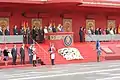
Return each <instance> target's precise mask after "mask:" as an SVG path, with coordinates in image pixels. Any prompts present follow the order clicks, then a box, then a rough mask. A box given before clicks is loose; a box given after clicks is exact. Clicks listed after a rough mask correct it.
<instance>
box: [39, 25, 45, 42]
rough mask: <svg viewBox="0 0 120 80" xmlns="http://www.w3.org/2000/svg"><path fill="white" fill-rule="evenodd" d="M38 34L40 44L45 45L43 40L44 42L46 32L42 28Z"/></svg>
mask: <svg viewBox="0 0 120 80" xmlns="http://www.w3.org/2000/svg"><path fill="white" fill-rule="evenodd" d="M38 34H39V39H40V43H43V40H44V30H43V29H42V27H40V28H39V30H38Z"/></svg>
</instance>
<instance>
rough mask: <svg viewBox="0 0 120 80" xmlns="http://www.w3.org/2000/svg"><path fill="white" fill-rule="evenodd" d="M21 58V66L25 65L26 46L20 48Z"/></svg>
mask: <svg viewBox="0 0 120 80" xmlns="http://www.w3.org/2000/svg"><path fill="white" fill-rule="evenodd" d="M20 57H21V64H25V47H24V44H23V45H22V46H21V48H20Z"/></svg>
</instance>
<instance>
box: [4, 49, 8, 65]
mask: <svg viewBox="0 0 120 80" xmlns="http://www.w3.org/2000/svg"><path fill="white" fill-rule="evenodd" d="M8 53H9V51H8V47H5V49H4V51H3V54H4V59H3V60H4V61H5V66H7V65H8Z"/></svg>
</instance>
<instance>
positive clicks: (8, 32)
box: [5, 27, 10, 35]
mask: <svg viewBox="0 0 120 80" xmlns="http://www.w3.org/2000/svg"><path fill="white" fill-rule="evenodd" d="M5 35H10V30H9V27H7V29H5Z"/></svg>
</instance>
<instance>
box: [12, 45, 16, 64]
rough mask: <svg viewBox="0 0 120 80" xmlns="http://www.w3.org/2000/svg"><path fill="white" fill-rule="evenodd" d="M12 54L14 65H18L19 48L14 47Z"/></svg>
mask: <svg viewBox="0 0 120 80" xmlns="http://www.w3.org/2000/svg"><path fill="white" fill-rule="evenodd" d="M11 54H12V59H13V65H16V59H17V48H16V45H14V46H13V48H12V50H11Z"/></svg>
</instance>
